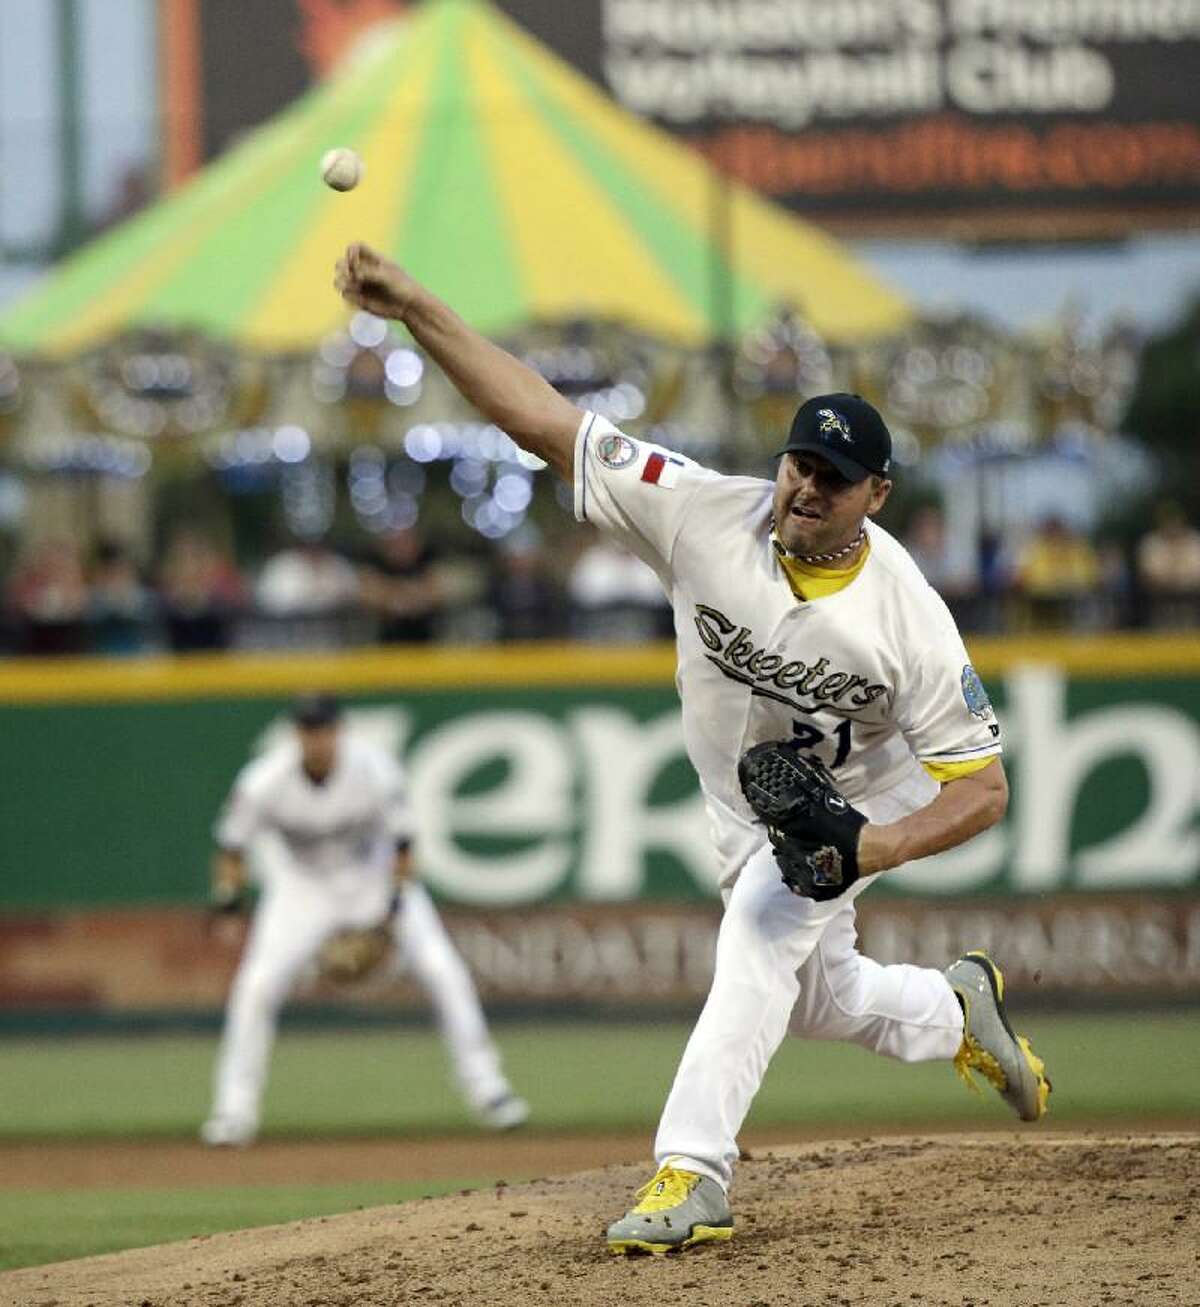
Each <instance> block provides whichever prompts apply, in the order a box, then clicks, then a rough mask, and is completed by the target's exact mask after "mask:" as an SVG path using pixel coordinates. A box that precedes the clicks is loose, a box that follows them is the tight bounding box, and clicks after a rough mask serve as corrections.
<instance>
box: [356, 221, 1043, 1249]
mask: <svg viewBox="0 0 1200 1307" xmlns="http://www.w3.org/2000/svg"><path fill="white" fill-rule="evenodd" d="M335 285H336V287H337V289H338V290H339V291H340V292H341V293H342V295H343V296H344V297H345V299H346V300H348V301H349V302H350V303H351V304H353V305H355V306H356V307H358V308H362V309H366V310H368V311H369V312H372V313H376V314H379V315H381V316H383V317H389V318H395V319H399V320H400V321H402V322H404V323H405V325H406V326H407V327H408V329H409V330H410V331H411V332H412V334H413V336H414V337H415V338H416V339H417V341H418V342H419V343H420V344H421V345H422V346H423V347H424V348H425V349H426V350H427V351H428V353H429V354H430V355H431V356H432V358H433V359H434V360H435V361H436V362H437V363H438V364H439V365H440V366H441V367H442V368H443V369H444V371H445V372H446V373H447V375H448V376H449V377H450V379H451V380H452V381H453V382H454V384H455V385H456V387H457V388H458V389H459V390H460V391H461V393H462V394H463V395H464V396H465V397H466V398H467V399H469V400H470V401H471V402H472V403H474V404H475V405H476V406H477V407H478V408H479V409H480V410H481V411H482V412H483V413H484V414H485V416H486V417H487V418H488V419H490V420H491V421H492V422H494V423H496V425H497V426H499V427H501V428H503V429H504V430H505V431H507V432H508V433H509V435H510V436H511V437H512V438H513V439H514V440H515V441H516V442H517V443H518V444H519V445H521V446H522V447H523V448H525V449H527V450H529V451H530V452H531V453H533V454H536V455H538V456H539V457H540V458H542V459H544V460H545V461H546V462H547V463H549V464H550V465H551V466H552V467H553V468H554V469H555V471H556V472H557V473H558V474H559V475H560V476H561V477H563V478H564V479H565V480H566V481H568V482H571V483H573V485H574V494H575V513H576V516H577V517H578V518H579V519H580V520H582V521H587V522H592V523H594V524H595V525H596V526H597V527H599V528H600V529H601V530H602V531H605V532H607V533H609V534H610V535H612V536H613V537H614V538H616V539H617V540H618V541H619V542H620V543H622V544H624V545H625V546H626V547H628V548H629V549H630V550H632V551H633V552H634V553H635V554H637V555H638V556H639V557H641V558H642V559H644V560H645V561H646V562H647V563H648V564H649V565H650V566H651V567H652V568H653V569H654V570H655V571H656V572H657V574H658V576H659V579H660V580H661V581H662V584H663V586H664V588H665V589H666V591H667V592H668V594H669V595H670V596H671V602H672V605H673V608H674V615H675V629H676V637H677V649H678V675H677V683H678V686H679V692H680V698H681V700H682V710H683V724H684V734H685V740H686V744H687V750H688V755H689V757H690V759H691V761H692V763H693V765H694V766H695V769H696V771H697V773H698V775H699V778H700V784H701V787H702V790H703V793H704V797H705V801H706V805H707V810H708V817H709V825H710V829H711V831H712V836H713V840H714V842H715V846H716V852H717V856H718V858H719V860H720V866H721V873H722V878H721V885H722V896H723V899H724V903H725V913H724V917H723V919H722V925H721V930H720V934H719V937H718V943H717V954H716V968H715V973H714V976H713V982H712V988H711V991H710V993H709V996H708V999H707V1001H706V1003H705V1006H704V1010H703V1012H702V1013H701V1015H700V1018H699V1020H698V1022H697V1024H696V1027H695V1030H694V1031H693V1033H692V1036H691V1039H690V1041H689V1043H688V1045H687V1048H686V1050H685V1052H684V1055H683V1060H682V1062H681V1064H680V1066H679V1070H678V1072H677V1074H676V1077H675V1082H674V1085H673V1087H672V1089H671V1092H670V1096H669V1097H668V1099H667V1103H666V1106H665V1109H664V1111H663V1115H662V1119H661V1122H660V1125H659V1129H658V1135H657V1139H656V1141H655V1154H656V1159H657V1163H658V1170H657V1172H656V1174H655V1175H654V1176H653V1177H652V1179H651V1180H650V1181H649V1183H648V1184H647V1185H646V1186H645V1187H644V1188H642V1189H641V1190H639V1192H638V1194H637V1196H636V1201H635V1203H634V1205H633V1207H632V1208H631V1209H630V1210H629V1211H628V1212H627V1213H626V1215H625V1216H624V1217H623V1218H622V1219H620V1220H618V1221H616V1222H615V1223H614V1224H612V1225H611V1226H610V1227H609V1229H608V1235H607V1238H608V1244H609V1247H610V1248H611V1249H612V1250H613V1251H614V1252H618V1253H622V1252H629V1251H633V1250H644V1251H650V1252H666V1251H670V1250H676V1249H681V1248H686V1247H688V1246H690V1245H693V1244H697V1243H701V1242H704V1241H708V1240H718V1239H728V1238H729V1237H730V1236H731V1235H732V1234H733V1218H732V1215H731V1213H730V1208H729V1203H728V1199H727V1193H728V1189H729V1185H730V1182H731V1180H732V1176H733V1165H734V1162H735V1161H736V1159H737V1156H738V1148H737V1142H736V1140H737V1134H738V1131H739V1129H740V1128H741V1125H742V1122H743V1120H744V1118H745V1116H746V1113H747V1111H748V1110H749V1108H750V1104H751V1101H752V1100H753V1098H754V1095H755V1093H756V1092H757V1090H758V1087H759V1084H760V1083H761V1081H762V1077H763V1074H764V1072H765V1071H766V1068H767V1065H768V1063H769V1062H770V1060H771V1057H772V1055H773V1054H774V1052H775V1050H776V1048H778V1046H779V1044H780V1042H781V1041H782V1039H783V1037H784V1034H785V1033H786V1032H787V1030H788V1026H789V1023H791V1025H792V1026H793V1028H794V1029H796V1030H797V1031H798V1032H799V1033H801V1034H803V1035H807V1036H809V1037H810V1038H815V1039H844V1040H852V1041H854V1042H855V1043H859V1044H862V1045H864V1046H865V1047H867V1048H870V1049H873V1050H874V1051H876V1052H878V1053H884V1054H887V1055H888V1056H890V1057H894V1058H899V1059H901V1060H903V1061H908V1062H916V1061H925V1060H931V1059H943V1060H945V1061H946V1062H947V1063H952V1064H953V1065H954V1066H955V1067H956V1068H957V1069H958V1071H959V1073H960V1074H961V1075H962V1076H963V1078H964V1079H966V1080H968V1081H970V1080H971V1072H972V1071H973V1070H974V1071H978V1072H979V1073H980V1074H982V1075H983V1076H984V1077H985V1078H986V1079H987V1080H988V1081H989V1082H990V1083H991V1084H992V1085H994V1086H995V1088H996V1089H997V1090H999V1091H1000V1093H1001V1094H1002V1095H1003V1096H1004V1098H1005V1100H1006V1101H1007V1102H1008V1103H1009V1104H1010V1106H1011V1107H1012V1108H1013V1109H1014V1110H1015V1111H1016V1112H1017V1114H1018V1115H1019V1116H1020V1117H1021V1118H1022V1119H1023V1120H1027V1121H1034V1120H1037V1119H1038V1118H1039V1117H1040V1116H1041V1115H1042V1113H1043V1112H1044V1111H1045V1109H1046V1105H1047V1098H1048V1095H1049V1090H1050V1084H1049V1081H1048V1080H1047V1079H1046V1076H1045V1074H1044V1069H1043V1065H1042V1062H1041V1061H1040V1059H1039V1058H1037V1057H1036V1056H1035V1055H1034V1053H1033V1052H1032V1050H1031V1049H1030V1047H1029V1044H1028V1042H1027V1041H1026V1040H1024V1039H1022V1038H1021V1037H1020V1036H1017V1035H1016V1034H1014V1033H1013V1031H1012V1029H1011V1027H1010V1026H1009V1023H1008V1019H1007V1016H1006V1014H1005V1008H1004V988H1003V979H1002V977H1001V974H1000V971H999V969H998V968H997V967H996V965H995V964H994V963H993V962H992V961H991V960H990V959H989V958H988V957H986V956H985V955H984V954H982V953H968V954H966V955H965V956H964V957H962V958H959V959H958V960H957V961H956V962H954V963H952V964H951V965H950V966H949V967H948V968H947V969H946V970H945V972H942V971H937V970H933V969H927V968H921V967H915V966H905V965H901V966H881V965H879V964H878V963H876V962H874V961H872V960H871V959H869V958H866V957H863V956H862V954H860V953H859V952H858V949H857V940H856V931H855V922H854V900H855V899H856V898H857V896H858V895H859V894H860V893H861V892H862V891H863V890H864V889H865V888H866V887H867V886H868V885H869V884H870V883H871V882H872V881H873V880H874V879H875V877H876V876H878V875H879V874H881V873H884V872H886V871H888V870H889V869H891V868H894V867H899V866H901V865H903V864H904V863H906V862H908V861H910V860H911V859H914V858H922V857H926V856H928V855H930V854H933V853H938V852H941V851H942V850H944V849H949V848H953V847H955V846H956V845H959V844H962V843H963V842H964V841H965V840H969V839H971V838H972V837H973V836H974V835H977V834H979V833H980V832H981V831H984V830H986V829H987V828H988V827H990V826H992V825H993V824H994V823H995V822H997V821H998V820H999V819H1000V818H1001V817H1002V816H1003V814H1004V811H1005V807H1006V804H1007V800H1008V786H1007V783H1006V780H1005V775H1004V768H1003V764H1002V762H1001V761H1000V729H999V726H998V724H997V721H996V717H995V714H994V713H993V711H992V707H991V704H990V703H989V702H988V698H987V694H986V693H985V691H984V688H983V686H982V684H981V682H980V680H979V678H978V676H977V675H976V674H975V672H974V670H973V668H972V667H971V664H970V661H969V659H968V657H967V654H966V651H965V649H964V647H963V643H962V640H961V639H960V637H959V634H958V632H957V630H956V629H955V626H954V622H953V619H952V618H951V616H950V614H949V612H948V610H947V609H946V606H945V604H943V603H942V601H941V599H940V598H939V597H938V595H937V594H936V593H935V592H934V591H933V590H932V589H931V588H930V586H929V585H928V584H927V583H926V582H925V580H924V579H923V577H922V576H921V574H920V572H919V571H918V569H917V567H916V565H915V564H914V563H913V561H912V560H911V559H910V558H909V556H908V554H907V553H906V552H905V550H904V549H903V548H902V547H901V546H900V545H899V544H898V543H897V542H896V541H895V540H894V539H893V538H892V537H891V536H890V535H888V534H887V532H885V531H883V530H882V529H881V528H879V527H878V526H876V525H875V524H874V523H873V522H872V521H871V518H872V516H873V515H874V514H876V513H877V512H878V511H879V509H880V508H882V506H883V504H884V502H885V500H886V499H887V497H888V493H889V491H890V489H891V485H892V483H891V480H890V479H889V478H890V473H891V437H890V434H889V432H888V429H887V426H886V424H885V423H884V420H883V418H882V417H881V416H880V415H879V413H878V412H876V410H875V409H874V408H873V407H872V406H871V405H870V404H868V403H867V402H866V401H865V400H863V399H862V398H860V397H859V396H856V395H846V394H834V395H822V396H818V397H817V398H815V399H810V400H808V401H807V402H806V403H804V404H802V405H801V406H800V408H799V410H798V411H797V413H796V416H795V419H794V421H793V423H792V426H791V429H790V432H789V433H788V438H787V441H786V443H785V445H784V448H783V450H782V451H781V455H782V457H781V459H780V462H779V468H778V474H777V476H776V478H775V481H774V483H771V482H769V481H765V480H760V479H758V478H756V477H730V476H721V475H718V474H717V473H716V472H712V471H709V470H708V469H706V468H703V467H700V466H698V465H697V464H695V463H693V462H691V461H690V460H688V459H686V458H683V457H681V456H680V455H678V454H675V453H673V452H671V451H670V450H667V449H661V448H659V447H657V446H655V445H652V444H648V443H646V442H644V441H639V440H634V439H632V438H631V437H629V436H627V435H625V434H624V433H623V432H621V431H618V430H617V429H616V428H614V427H613V426H611V425H610V424H609V423H608V422H606V421H604V420H603V419H602V418H600V417H598V416H596V415H595V414H593V413H585V412H582V411H580V410H579V409H577V408H575V407H574V406H573V405H572V404H570V403H569V402H568V401H567V400H566V399H565V398H564V397H563V396H561V395H559V394H558V393H557V392H556V391H555V390H554V389H553V388H552V387H551V386H549V385H548V384H546V382H545V381H543V379H542V378H541V377H539V376H538V375H537V374H536V373H534V372H533V371H531V370H530V369H528V368H526V367H525V366H524V365H523V364H521V363H520V362H519V361H518V360H516V359H514V358H512V357H511V356H510V355H508V354H506V353H505V352H504V351H502V350H500V349H499V348H497V347H496V346H494V345H492V344H491V343H489V342H488V341H486V340H485V339H483V338H482V337H481V336H479V335H478V334H477V333H476V332H474V331H472V330H471V329H470V328H469V327H468V326H467V325H466V324H465V323H463V322H462V320H461V319H460V318H459V317H458V316H457V315H456V314H455V313H454V312H453V311H452V310H451V309H450V308H449V307H448V306H447V305H445V304H444V303H443V302H442V301H440V300H439V299H437V298H436V297H435V296H434V295H433V294H431V293H430V292H429V291H428V290H427V289H425V288H424V287H423V286H421V285H420V284H419V283H417V282H416V281H415V280H414V279H413V278H412V277H410V276H409V275H408V274H407V273H406V272H405V271H404V270H403V269H402V268H400V267H398V266H397V265H395V264H394V263H391V262H390V261H388V260H387V259H384V258H382V257H381V256H380V255H378V254H376V253H375V252H374V251H372V250H370V249H369V248H367V247H365V246H362V245H353V246H351V247H350V248H349V249H348V250H347V252H346V254H345V256H344V257H343V259H342V260H341V261H340V262H339V264H338V267H337V271H336V277H335Z"/></svg>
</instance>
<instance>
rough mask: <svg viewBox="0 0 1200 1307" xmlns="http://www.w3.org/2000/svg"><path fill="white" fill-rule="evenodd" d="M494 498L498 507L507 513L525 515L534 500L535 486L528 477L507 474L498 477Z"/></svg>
mask: <svg viewBox="0 0 1200 1307" xmlns="http://www.w3.org/2000/svg"><path fill="white" fill-rule="evenodd" d="M492 498H493V499H494V500H495V501H496V505H497V507H499V508H502V509H503V510H504V511H505V512H506V513H523V512H525V510H526V509H527V508H528V507H529V505H530V503H531V501H532V500H533V486H532V485H530V483H529V478H528V477H527V476H521V475H520V474H519V473H517V472H506V473H504V475H503V476H501V477H497V479H496V484H495V486H494V488H493V489H492Z"/></svg>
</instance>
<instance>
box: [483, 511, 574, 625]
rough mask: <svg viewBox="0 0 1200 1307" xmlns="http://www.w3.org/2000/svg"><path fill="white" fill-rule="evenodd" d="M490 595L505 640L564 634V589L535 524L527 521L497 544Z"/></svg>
mask: <svg viewBox="0 0 1200 1307" xmlns="http://www.w3.org/2000/svg"><path fill="white" fill-rule="evenodd" d="M489 598H490V600H491V605H492V609H493V611H494V612H495V614H496V620H497V624H498V625H497V632H496V633H497V636H498V638H499V639H501V640H545V639H549V638H552V637H554V636H559V635H562V634H563V631H564V627H565V622H564V613H563V607H564V605H563V596H562V591H561V589H560V587H559V585H558V583H557V581H556V580H555V578H554V576H553V575H552V573H551V570H550V564H549V560H548V558H547V555H546V550H545V548H544V547H543V545H542V538H541V535H540V533H539V532H538V531H537V530H536V529H535V528H534V527H533V526H532V525H530V524H528V523H526V524H525V525H524V526H522V527H520V528H519V529H518V530H516V531H514V532H513V533H512V535H510V536H506V537H505V538H504V539H503V540H502V541H501V542H500V544H499V546H498V547H497V550H496V555H495V562H494V567H493V572H492V578H491V585H490V587H489Z"/></svg>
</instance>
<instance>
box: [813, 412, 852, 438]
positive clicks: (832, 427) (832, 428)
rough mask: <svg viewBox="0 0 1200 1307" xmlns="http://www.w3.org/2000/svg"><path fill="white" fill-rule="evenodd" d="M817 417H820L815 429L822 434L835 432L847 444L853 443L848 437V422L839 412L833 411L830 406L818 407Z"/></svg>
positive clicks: (826, 434)
mask: <svg viewBox="0 0 1200 1307" xmlns="http://www.w3.org/2000/svg"><path fill="white" fill-rule="evenodd" d="M817 417H818V418H820V422H819V423H818V424H817V430H818V431H819V432H820V433H821V434H822V435H823V436H832V435H833V434H834V433H835V432H836V433H837V434H838V435H839V436H841V438H842V439H843V440H844V441H845V442H846V443H847V444H851V443H853V442H852V440H851V437H850V424H849V423H848V422H847V421H846V419H845V418H844V417H842V415H841V414H840V413H835V412H834V411H833V409H831V408H819V409H817Z"/></svg>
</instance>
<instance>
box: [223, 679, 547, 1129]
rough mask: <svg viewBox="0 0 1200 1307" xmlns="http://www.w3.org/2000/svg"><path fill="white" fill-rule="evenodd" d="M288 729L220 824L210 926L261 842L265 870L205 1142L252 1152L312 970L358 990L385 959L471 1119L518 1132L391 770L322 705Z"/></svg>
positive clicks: (250, 771) (316, 699)
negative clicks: (281, 1041) (418, 861)
mask: <svg viewBox="0 0 1200 1307" xmlns="http://www.w3.org/2000/svg"><path fill="white" fill-rule="evenodd" d="M292 719H293V722H294V724H295V727H296V731H295V737H294V738H289V739H287V740H286V741H284V742H283V743H282V744H280V745H278V746H276V747H275V748H273V749H271V750H269V751H268V752H267V753H265V754H264V755H263V756H262V757H260V758H257V759H255V760H254V761H253V762H251V763H250V764H249V765H248V766H247V767H246V768H245V769H244V770H243V771H242V773H241V774H240V775H239V776H238V778H237V781H236V783H235V785H234V787H233V791H232V793H231V795H230V797H229V799H228V801H227V803H226V805H225V808H224V811H223V812H222V814H221V816H220V818H219V820H218V822H217V827H216V842H217V854H216V857H215V860H214V865H213V905H214V908H215V909H216V910H217V911H218V912H220V913H222V914H223V913H232V912H235V911H237V910H238V909H239V908H240V907H241V905H242V904H243V902H244V899H245V892H246V879H247V877H246V853H247V850H248V849H249V847H250V845H251V844H252V843H254V842H255V841H258V840H260V839H261V840H263V841H264V842H265V844H266V847H265V849H264V853H265V855H266V856H265V857H264V858H263V863H264V886H263V892H262V895H261V898H260V900H259V903H258V907H257V909H256V911H255V914H254V920H253V924H252V926H251V929H250V935H249V938H248V940H247V943H246V948H245V951H244V953H243V955H242V960H241V963H240V965H239V967H238V970H237V975H236V976H235V977H234V981H233V987H232V989H231V990H230V993H229V1001H228V1006H227V1009H226V1013H225V1030H224V1034H223V1036H222V1040H221V1049H220V1054H219V1056H218V1061H217V1071H216V1085H215V1099H214V1102H213V1108H212V1113H211V1115H210V1116H209V1118H208V1120H207V1121H206V1122H205V1123H204V1125H203V1127H202V1128H201V1132H200V1136H201V1138H202V1139H203V1140H204V1142H205V1143H208V1144H214V1145H235V1146H236V1145H245V1144H249V1143H251V1142H252V1141H253V1139H254V1137H255V1135H256V1134H257V1131H258V1121H259V1107H260V1102H261V1099H262V1092H263V1085H264V1083H265V1080H266V1072H267V1063H268V1060H269V1058H270V1054H271V1046H272V1044H273V1042H274V1039H275V1028H276V1024H277V1020H278V1015H279V1010H280V1008H281V1007H282V1006H283V1003H284V1000H285V999H286V998H287V996H288V993H289V992H290V990H291V989H292V986H293V985H294V983H295V981H296V980H297V978H298V977H299V976H300V975H301V973H302V972H303V971H304V969H305V968H306V967H308V966H310V965H311V964H313V963H314V962H319V964H320V965H319V969H320V970H321V971H322V972H323V973H325V974H327V975H330V976H332V977H334V978H337V979H342V980H348V979H356V978H361V977H362V976H363V975H365V974H367V972H369V971H370V970H372V969H374V968H375V967H377V966H379V965H381V964H382V962H383V960H384V958H385V957H386V956H388V955H390V954H391V953H392V950H393V948H394V949H396V950H398V952H399V955H400V957H401V959H402V960H403V961H404V962H405V963H406V964H407V966H408V967H409V968H410V969H411V971H412V972H413V974H414V975H415V976H416V978H417V980H418V981H420V983H421V984H422V985H423V986H424V988H425V989H426V991H427V992H428V994H429V997H430V1000H431V1001H432V1003H433V1007H434V1011H435V1013H436V1014H437V1019H438V1024H439V1027H440V1029H441V1032H442V1036H443V1038H444V1039H445V1041H446V1045H447V1047H448V1049H449V1052H450V1057H451V1060H452V1062H453V1065H454V1071H455V1076H456V1078H457V1080H458V1083H459V1087H460V1088H461V1090H462V1093H463V1096H464V1097H465V1099H466V1101H467V1103H468V1105H469V1106H470V1107H471V1109H472V1111H473V1112H474V1114H475V1115H476V1116H477V1117H478V1119H479V1120H480V1121H481V1122H482V1123H483V1124H485V1125H487V1126H491V1127H493V1128H495V1129H508V1128H510V1127H513V1126H518V1125H520V1124H521V1123H522V1122H523V1121H524V1120H525V1119H526V1117H527V1116H528V1114H529V1109H528V1106H527V1105H526V1103H525V1102H524V1101H523V1100H522V1099H520V1098H518V1097H517V1096H516V1095H515V1094H514V1093H513V1091H512V1089H511V1087H510V1086H509V1083H508V1081H507V1080H506V1079H505V1077H504V1074H503V1072H502V1071H501V1068H500V1057H499V1054H498V1052H497V1050H496V1047H495V1045H494V1044H493V1042H492V1040H491V1037H490V1035H489V1034H488V1030H487V1026H486V1024H485V1022H484V1017H483V1012H482V1010H481V1008H480V1005H479V999H478V997H477V995H476V993H475V987H474V985H473V984H472V982H471V977H470V974H469V972H468V971H467V968H466V966H465V964H464V963H463V961H462V959H461V958H460V957H459V955H458V953H457V952H456V951H455V949H454V946H453V944H452V943H451V942H450V938H449V936H448V935H447V934H446V931H445V928H444V927H443V925H442V922H441V919H440V918H439V917H438V915H437V912H436V910H435V909H434V906H433V902H432V900H431V899H430V897H429V895H428V893H427V892H426V891H425V889H424V887H423V886H421V885H420V884H418V883H417V881H416V880H415V878H414V876H413V861H412V853H411V839H412V829H411V817H410V812H409V806H408V798H407V794H406V792H405V787H404V778H403V775H402V773H401V769H400V765H399V763H398V762H397V761H396V759H395V758H394V757H393V756H392V754H391V753H389V752H388V751H387V750H386V749H383V748H381V747H378V746H376V745H374V744H372V743H369V742H367V741H365V740H361V739H358V738H356V737H355V736H354V735H353V734H352V733H350V732H347V731H345V730H344V729H343V727H342V722H341V713H340V711H339V707H338V704H337V703H336V701H335V700H333V699H332V698H330V697H329V696H327V695H308V696H305V697H303V698H301V699H298V700H297V701H296V703H295V705H294V708H293V713H292Z"/></svg>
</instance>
